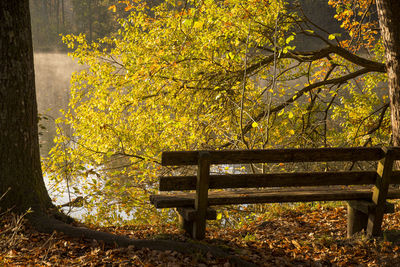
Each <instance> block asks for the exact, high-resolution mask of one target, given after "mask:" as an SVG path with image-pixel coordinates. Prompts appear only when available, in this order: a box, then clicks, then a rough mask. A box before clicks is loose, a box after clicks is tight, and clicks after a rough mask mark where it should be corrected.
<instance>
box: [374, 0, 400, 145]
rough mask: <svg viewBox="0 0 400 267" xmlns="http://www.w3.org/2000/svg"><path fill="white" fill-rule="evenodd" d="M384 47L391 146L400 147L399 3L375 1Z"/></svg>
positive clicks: (397, 0) (391, 0)
mask: <svg viewBox="0 0 400 267" xmlns="http://www.w3.org/2000/svg"><path fill="white" fill-rule="evenodd" d="M376 7H377V10H378V17H379V24H380V28H381V35H382V38H383V42H384V46H385V57H386V69H387V74H388V85H389V97H390V111H391V122H392V133H393V144H394V145H395V146H399V145H400V64H399V63H400V16H399V14H400V1H399V0H376Z"/></svg>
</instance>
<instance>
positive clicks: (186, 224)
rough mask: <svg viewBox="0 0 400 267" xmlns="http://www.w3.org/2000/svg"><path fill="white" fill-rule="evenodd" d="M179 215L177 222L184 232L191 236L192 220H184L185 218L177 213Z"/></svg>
mask: <svg viewBox="0 0 400 267" xmlns="http://www.w3.org/2000/svg"><path fill="white" fill-rule="evenodd" d="M178 216H179V224H180V226H181V228H182V229H183V230H185V232H186V233H187V234H188V235H189V236H190V237H192V238H193V221H188V220H185V218H184V217H183V216H182V215H181V214H179V213H178Z"/></svg>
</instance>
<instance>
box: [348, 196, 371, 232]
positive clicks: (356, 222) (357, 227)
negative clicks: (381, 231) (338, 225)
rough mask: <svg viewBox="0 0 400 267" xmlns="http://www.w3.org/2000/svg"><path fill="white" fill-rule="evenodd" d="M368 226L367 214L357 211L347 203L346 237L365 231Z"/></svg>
mask: <svg viewBox="0 0 400 267" xmlns="http://www.w3.org/2000/svg"><path fill="white" fill-rule="evenodd" d="M367 224H368V214H366V213H365V212H363V211H361V210H360V209H357V208H356V207H355V206H353V205H352V204H351V203H347V237H351V236H352V235H354V234H355V233H358V232H361V231H363V230H364V231H366V230H367Z"/></svg>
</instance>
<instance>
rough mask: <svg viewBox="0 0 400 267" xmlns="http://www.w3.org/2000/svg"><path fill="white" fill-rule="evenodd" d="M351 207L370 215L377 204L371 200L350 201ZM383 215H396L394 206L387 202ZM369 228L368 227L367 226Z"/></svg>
mask: <svg viewBox="0 0 400 267" xmlns="http://www.w3.org/2000/svg"><path fill="white" fill-rule="evenodd" d="M347 203H348V204H349V206H351V207H352V208H353V209H356V210H358V211H360V212H362V213H365V214H367V215H368V214H369V213H370V212H371V211H372V210H373V209H375V203H373V202H372V201H370V200H350V201H347ZM383 213H385V214H386V213H394V204H393V203H390V202H387V201H386V202H385V205H384V209H383ZM365 226H367V225H365Z"/></svg>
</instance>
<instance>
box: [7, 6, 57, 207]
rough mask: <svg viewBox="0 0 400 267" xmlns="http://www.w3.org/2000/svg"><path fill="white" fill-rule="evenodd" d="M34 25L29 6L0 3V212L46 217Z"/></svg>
mask: <svg viewBox="0 0 400 267" xmlns="http://www.w3.org/2000/svg"><path fill="white" fill-rule="evenodd" d="M30 23H31V22H30V15H29V0H18V1H13V0H1V1H0V196H1V195H4V194H5V195H4V197H3V198H2V199H1V200H0V207H1V208H2V211H4V210H5V209H9V208H13V210H14V211H16V212H24V211H26V210H27V209H28V208H32V210H34V211H36V212H37V213H42V212H45V211H47V210H48V209H49V208H51V207H53V206H52V203H51V200H50V197H49V195H48V193H47V190H46V187H45V185H44V182H43V176H42V171H41V165H40V156H39V142H38V130H37V123H38V117H37V116H38V115H37V106H36V93H35V76H34V69H33V50H32V36H31V24H30ZM6 192H7V193H6Z"/></svg>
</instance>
